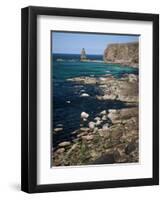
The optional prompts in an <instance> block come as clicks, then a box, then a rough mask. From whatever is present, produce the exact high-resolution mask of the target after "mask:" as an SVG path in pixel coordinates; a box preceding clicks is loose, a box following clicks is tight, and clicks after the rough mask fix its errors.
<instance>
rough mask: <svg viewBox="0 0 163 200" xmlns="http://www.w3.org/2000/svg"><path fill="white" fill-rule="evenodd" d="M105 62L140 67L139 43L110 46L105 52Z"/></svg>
mask: <svg viewBox="0 0 163 200" xmlns="http://www.w3.org/2000/svg"><path fill="white" fill-rule="evenodd" d="M103 58H104V61H105V62H108V63H118V64H121V65H129V66H132V67H138V64H139V43H138V42H132V43H119V44H118V43H116V44H109V45H108V46H107V48H106V49H105V51H104V56H103Z"/></svg>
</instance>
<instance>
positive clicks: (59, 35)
mask: <svg viewBox="0 0 163 200" xmlns="http://www.w3.org/2000/svg"><path fill="white" fill-rule="evenodd" d="M138 38H139V36H135V35H111V34H107V35H106V34H105V35H104V34H88V33H75V32H74V33H72V32H52V52H53V53H69V54H80V52H81V49H82V48H85V50H86V53H87V54H103V52H104V49H105V48H106V46H107V45H108V44H111V43H126V42H133V41H138Z"/></svg>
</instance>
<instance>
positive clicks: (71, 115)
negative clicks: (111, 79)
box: [52, 55, 138, 147]
mask: <svg viewBox="0 0 163 200" xmlns="http://www.w3.org/2000/svg"><path fill="white" fill-rule="evenodd" d="M58 58H59V59H58ZM79 58H80V55H53V56H52V94H53V96H52V101H53V102H52V105H53V114H52V116H53V117H52V123H53V128H57V127H60V125H62V127H63V132H62V133H61V134H56V135H54V137H53V146H54V147H55V146H56V145H57V144H58V143H59V142H61V141H64V140H66V139H69V140H70V139H73V138H71V132H73V131H74V130H76V129H78V128H79V126H80V114H81V112H83V111H84V112H87V113H89V115H90V117H89V120H92V119H93V118H94V117H96V116H97V114H98V113H99V112H101V111H102V110H105V109H120V108H124V107H126V105H125V104H124V103H123V102H120V101H108V100H105V101H104V100H98V99H97V98H96V95H103V93H102V91H101V89H100V88H99V87H98V86H95V85H82V84H77V83H75V82H70V81H68V80H67V79H69V78H74V77H80V76H89V77H104V76H106V75H108V74H111V75H113V76H115V77H117V78H120V77H122V76H123V75H124V74H130V73H132V74H138V69H136V68H132V67H127V66H120V65H115V64H114V65H113V64H105V63H102V62H101V61H102V56H100V55H99V56H96V55H90V57H89V59H93V60H95V59H96V60H98V62H80V60H79ZM83 92H84V93H87V94H89V96H88V97H81V94H82V93H83Z"/></svg>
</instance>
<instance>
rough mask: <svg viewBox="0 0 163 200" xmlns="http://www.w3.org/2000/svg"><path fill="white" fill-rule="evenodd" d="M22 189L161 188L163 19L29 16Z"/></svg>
mask: <svg viewBox="0 0 163 200" xmlns="http://www.w3.org/2000/svg"><path fill="white" fill-rule="evenodd" d="M21 159H22V175H21V177H22V190H23V191H25V192H28V193H35V192H51V191H66V190H82V189H100V188H113V187H129V186H144V185H158V184H159V16H158V15H157V14H144V13H126V12H112V11H98V10H80V9H65V8H47V7H33V6H30V7H26V8H23V9H22V156H21Z"/></svg>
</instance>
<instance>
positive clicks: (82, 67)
mask: <svg viewBox="0 0 163 200" xmlns="http://www.w3.org/2000/svg"><path fill="white" fill-rule="evenodd" d="M139 39H140V35H131V34H128V35H127V34H114V33H89V32H88V33H87V32H69V31H51V129H52V131H51V134H52V137H51V166H52V167H57V166H80V165H100V164H103V165H104V164H122V163H132V164H133V163H138V162H139V159H140V158H139V139H140V138H139Z"/></svg>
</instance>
